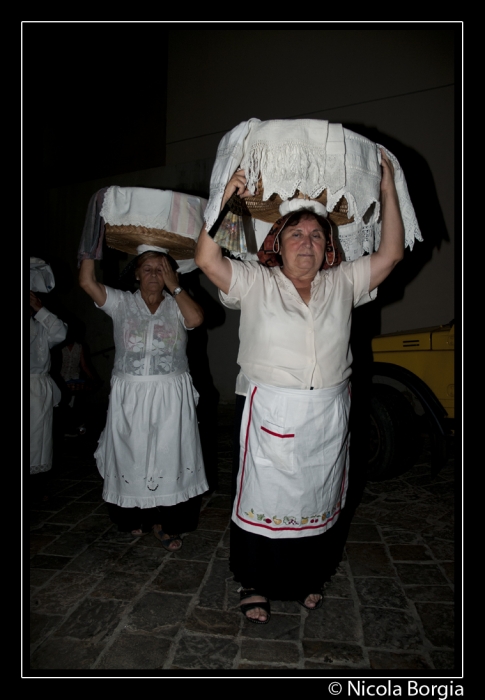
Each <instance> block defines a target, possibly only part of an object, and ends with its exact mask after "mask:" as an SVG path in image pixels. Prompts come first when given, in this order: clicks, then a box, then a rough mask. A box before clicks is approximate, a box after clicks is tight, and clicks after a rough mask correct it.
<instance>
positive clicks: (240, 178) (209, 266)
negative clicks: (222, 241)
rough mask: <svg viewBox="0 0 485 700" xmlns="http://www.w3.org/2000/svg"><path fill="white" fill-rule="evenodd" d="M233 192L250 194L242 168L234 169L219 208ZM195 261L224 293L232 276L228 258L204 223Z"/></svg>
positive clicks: (242, 195)
mask: <svg viewBox="0 0 485 700" xmlns="http://www.w3.org/2000/svg"><path fill="white" fill-rule="evenodd" d="M234 192H237V194H238V195H239V196H240V197H249V195H250V194H251V193H250V192H249V190H248V189H247V188H246V174H245V172H244V170H236V172H235V173H234V175H233V176H232V177H231V179H230V180H229V182H228V183H227V185H226V189H225V190H224V196H223V198H222V205H221V209H222V208H223V207H224V206H225V205H226V203H227V202H228V200H229V198H230V197H231V196H232V195H233V194H234ZM195 263H196V265H198V266H199V267H200V269H201V270H202V271H203V272H204V273H205V274H206V275H207V277H208V278H209V279H210V281H211V282H213V283H214V284H215V285H216V287H218V288H219V289H220V290H221V291H222V292H224V294H227V293H228V292H229V289H230V286H231V278H232V267H231V263H230V262H229V258H226V257H224V256H223V255H222V249H221V247H220V246H219V245H217V243H215V242H214V240H213V239H212V238H211V236H209V234H208V233H207V231H206V228H205V224H204V226H203V227H202V230H201V232H200V236H199V240H198V241H197V247H196V249H195Z"/></svg>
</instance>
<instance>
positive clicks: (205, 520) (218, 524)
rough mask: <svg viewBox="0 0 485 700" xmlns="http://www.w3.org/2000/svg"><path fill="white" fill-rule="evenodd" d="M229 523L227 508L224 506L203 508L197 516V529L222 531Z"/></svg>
mask: <svg viewBox="0 0 485 700" xmlns="http://www.w3.org/2000/svg"><path fill="white" fill-rule="evenodd" d="M228 525H229V510H227V509H226V508H212V507H211V506H207V508H204V510H203V511H202V513H201V514H200V518H199V527H198V529H199V530H217V531H220V532H224V531H225V529H226V528H227V526H228Z"/></svg>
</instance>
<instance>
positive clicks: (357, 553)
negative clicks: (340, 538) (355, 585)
mask: <svg viewBox="0 0 485 700" xmlns="http://www.w3.org/2000/svg"><path fill="white" fill-rule="evenodd" d="M345 550H346V552H347V556H348V558H349V564H350V568H351V569H352V574H353V575H354V576H393V575H394V574H395V572H394V568H393V566H392V564H391V562H390V560H389V557H388V555H387V551H386V548H385V546H384V545H382V544H372V543H359V544H356V543H347V544H346V545H345Z"/></svg>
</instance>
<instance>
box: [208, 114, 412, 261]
mask: <svg viewBox="0 0 485 700" xmlns="http://www.w3.org/2000/svg"><path fill="white" fill-rule="evenodd" d="M381 148H383V147H382V146H381V145H380V144H377V143H374V142H372V141H370V140H369V139H367V138H365V137H364V136H360V135H359V134H356V133H355V132H353V131H350V130H349V129H344V128H343V127H342V125H341V124H330V123H328V122H327V121H325V120H319V119H294V120H271V121H267V122H261V121H260V120H258V119H250V120H249V121H248V122H242V123H241V124H239V125H238V126H237V127H235V129H233V130H232V131H230V132H229V133H228V134H226V135H225V136H224V137H223V139H222V140H221V143H220V144H219V148H218V151H217V158H216V162H215V164H214V168H213V171H212V176H211V191H210V197H209V202H208V204H207V208H206V213H205V221H206V227H207V230H210V228H211V227H212V225H213V224H214V222H215V220H216V218H217V215H218V213H219V211H220V206H221V202H222V196H223V192H224V188H225V186H226V185H227V183H228V181H229V179H230V178H231V176H232V174H233V173H234V172H235V170H237V168H239V167H241V168H243V169H244V170H245V172H246V177H247V182H248V185H247V187H248V189H249V191H250V192H251V193H252V194H254V193H255V192H256V186H257V183H258V179H259V177H260V176H261V178H262V181H263V187H264V194H263V200H267V199H269V197H270V196H271V195H272V194H273V193H276V194H278V195H279V196H280V197H281V199H283V200H286V199H290V198H291V197H293V196H294V194H295V191H296V190H297V189H298V190H299V191H300V192H302V193H304V194H306V195H308V196H309V197H311V198H316V197H318V195H319V194H321V192H322V191H323V190H325V189H326V190H327V205H326V206H327V210H328V211H329V212H332V211H333V209H334V208H335V206H336V205H337V203H338V202H339V201H340V199H341V198H342V197H345V199H346V200H347V203H348V218H351V217H354V221H353V223H350V224H346V225H344V226H340V227H339V230H338V238H339V241H340V244H341V247H342V250H343V253H344V258H345V260H348V261H352V260H356V259H357V258H359V257H361V256H362V255H364V254H365V253H372V252H373V251H374V250H377V248H378V247H379V243H380V233H381V230H380V229H381V223H380V181H381V166H380V160H381V153H380V149H381ZM384 150H385V152H386V154H387V155H388V157H389V159H390V160H391V162H392V163H393V165H394V171H395V175H394V177H395V182H396V190H397V194H398V198H399V205H400V208H401V215H402V218H403V222H404V231H405V246H407V247H409V248H410V249H411V250H412V248H413V246H414V241H415V240H418V241H422V240H423V239H422V236H421V232H420V230H419V225H418V222H417V219H416V214H415V212H414V208H413V205H412V203H411V199H410V197H409V192H408V188H407V184H406V180H405V177H404V173H403V171H402V168H401V166H400V164H399V162H398V160H397V158H396V157H395V156H394V155H393V154H392V153H391V152H390V151H388V149H387V148H385V147H384ZM255 223H256V222H255V220H253V224H255ZM262 223H263V224H264V225H261V224H262ZM270 228H271V224H266V223H264V222H258V224H256V225H255V226H254V231H255V236H256V243H257V246H258V248H259V247H260V246H261V244H262V242H263V240H264V238H265V236H266V234H267V232H268V231H269V229H270ZM240 257H242V258H244V257H245V255H244V254H241V256H240ZM252 257H254V256H252Z"/></svg>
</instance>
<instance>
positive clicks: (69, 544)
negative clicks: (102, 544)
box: [44, 532, 96, 557]
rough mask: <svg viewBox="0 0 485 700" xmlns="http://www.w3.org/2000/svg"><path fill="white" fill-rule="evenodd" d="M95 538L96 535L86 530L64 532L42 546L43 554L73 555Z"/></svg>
mask: <svg viewBox="0 0 485 700" xmlns="http://www.w3.org/2000/svg"><path fill="white" fill-rule="evenodd" d="M95 539H96V535H93V534H89V533H86V532H81V533H77V532H66V533H64V534H63V535H59V537H58V538H57V539H56V540H55V541H54V542H52V543H51V544H50V545H48V546H46V547H45V548H44V554H58V555H59V556H63V557H75V556H77V555H78V554H80V553H81V552H82V551H83V549H86V547H87V546H88V545H90V544H91V543H92V542H94V540H95Z"/></svg>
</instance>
